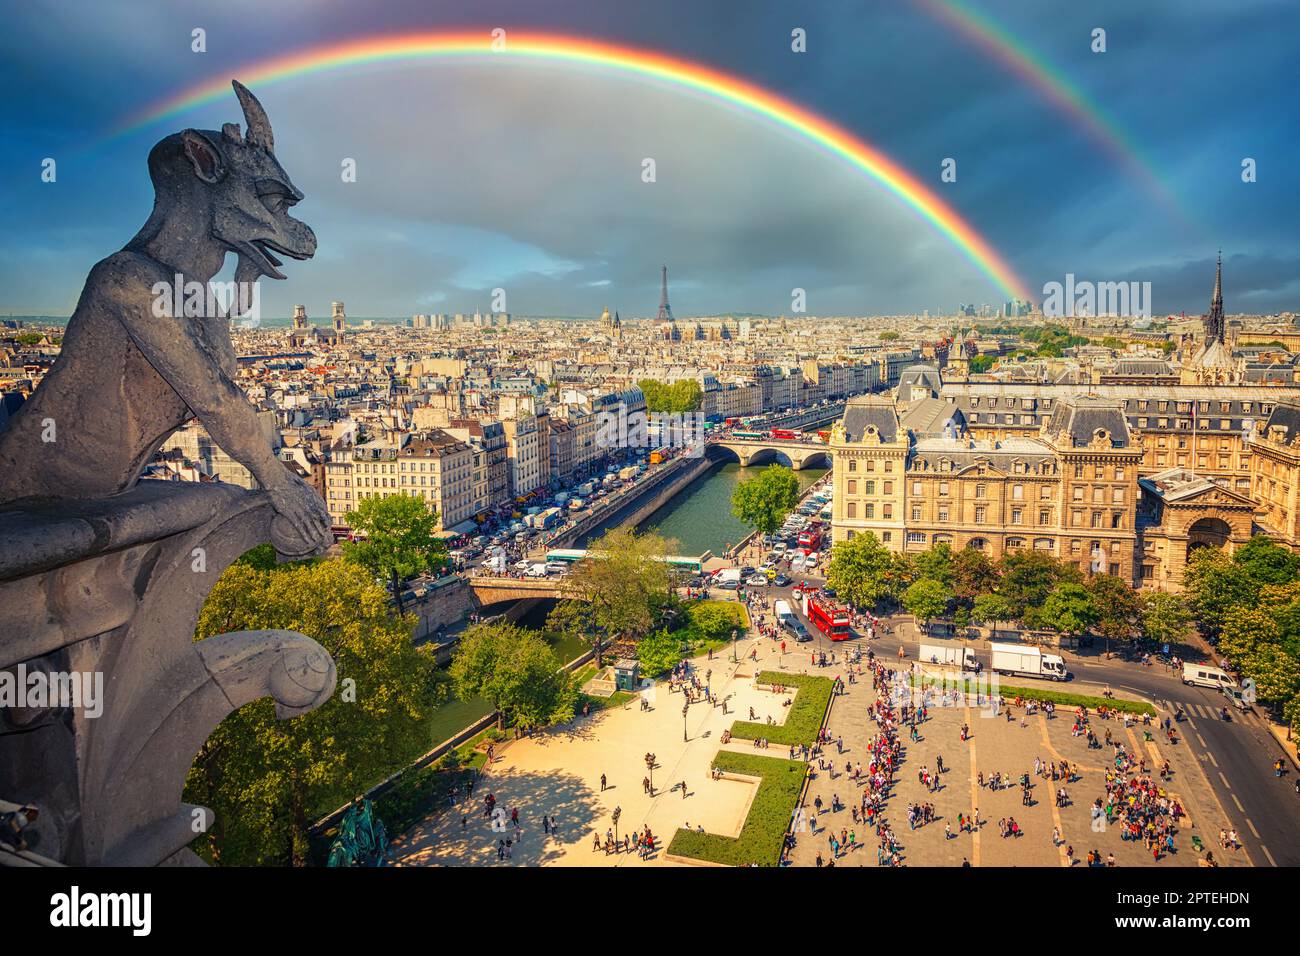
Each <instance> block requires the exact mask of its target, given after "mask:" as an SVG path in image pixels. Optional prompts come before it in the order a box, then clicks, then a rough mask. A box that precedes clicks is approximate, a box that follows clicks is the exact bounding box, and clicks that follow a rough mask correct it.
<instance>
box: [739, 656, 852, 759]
mask: <svg viewBox="0 0 1300 956" xmlns="http://www.w3.org/2000/svg"><path fill="white" fill-rule="evenodd" d="M758 682H759V683H760V684H785V685H787V686H789V687H794V688H796V690H797V693H796V694H795V695H794V703H792V704H791V705H790V712H789V713H788V714H786V715H785V723H784V724H776V725H768V724H761V723H757V722H753V723H751V722H750V721H747V720H738V721H736V722H735V723H734V724H732V725H731V736H733V737H739V738H740V739H742V740H754V739H756V738H758V737H766V738H767V739H768V740H770V741H772V742H773V743H777V744H783V745H785V746H787V747H789V746H792V745H794V746H799V745H803V744H806V745H808V746H809V747H811V746H812V745H813V744H814V743H816V742H817V731H819V730H820V729H821V726H822V720H823V719H824V718H825V717H826V708H827V707H829V706H830V703H831V690H832V689H833V688H834V685H835V682H834V681H833V680H831V679H830V678H829V677H815V676H813V675H812V674H785V673H782V672H781V671H763V672H762V673H761V674H759V675H758Z"/></svg>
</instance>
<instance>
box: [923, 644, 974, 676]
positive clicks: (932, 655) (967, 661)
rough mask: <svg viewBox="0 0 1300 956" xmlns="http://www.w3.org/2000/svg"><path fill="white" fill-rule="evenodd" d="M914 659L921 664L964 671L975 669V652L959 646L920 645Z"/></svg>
mask: <svg viewBox="0 0 1300 956" xmlns="http://www.w3.org/2000/svg"><path fill="white" fill-rule="evenodd" d="M916 659H917V660H919V661H920V662H921V663H922V664H939V665H941V666H943V667H959V668H961V669H962V670H964V671H973V670H974V669H975V652H974V651H973V650H971V649H970V648H969V647H963V646H961V645H959V644H953V645H948V644H922V645H921V648H920V653H919V654H918V655H917V658H916Z"/></svg>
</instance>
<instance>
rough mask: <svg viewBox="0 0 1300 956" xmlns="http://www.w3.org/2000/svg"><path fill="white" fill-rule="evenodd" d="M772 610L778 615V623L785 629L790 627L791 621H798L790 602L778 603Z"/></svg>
mask: <svg viewBox="0 0 1300 956" xmlns="http://www.w3.org/2000/svg"><path fill="white" fill-rule="evenodd" d="M772 610H773V611H774V612H775V614H776V622H777V623H778V624H781V625H783V626H785V627H789V626H790V622H791V621H797V620H798V618H796V617H795V615H794V608H792V607H791V606H790V602H789V601H777V602H776V604H774V605H772Z"/></svg>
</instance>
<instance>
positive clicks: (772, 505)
mask: <svg viewBox="0 0 1300 956" xmlns="http://www.w3.org/2000/svg"><path fill="white" fill-rule="evenodd" d="M798 504H799V479H798V478H796V477H795V474H794V472H793V471H792V470H791V469H789V468H786V467H783V466H782V465H769V466H768V467H766V468H764V469H763V470H762V471H760V472H759V473H758V474H757V475H755V476H754V477H752V478H746V479H745V480H744V481H742V482H740V483H739V484H737V485H736V487H735V489H734V490H733V491H732V492H731V513H732V514H733V515H735V516H736V517H737V518H739V519H740V520H741V521H743V522H745V523H746V524H749V525H753V526H754V527H755V528H756V529H757V530H758V531H759V532H760V533H762V534H774V533H775V532H776V529H777V528H779V527H781V523H782V522H783V521H784V520H785V516H786V515H787V514H789V513H790V511H791V510H792V509H793V508H794V507H795V506H796V505H798Z"/></svg>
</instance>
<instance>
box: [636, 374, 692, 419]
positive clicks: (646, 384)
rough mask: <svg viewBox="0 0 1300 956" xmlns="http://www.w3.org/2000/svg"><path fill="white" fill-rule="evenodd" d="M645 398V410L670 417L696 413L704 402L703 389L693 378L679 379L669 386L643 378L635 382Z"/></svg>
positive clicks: (655, 380)
mask: <svg viewBox="0 0 1300 956" xmlns="http://www.w3.org/2000/svg"><path fill="white" fill-rule="evenodd" d="M637 387H638V388H640V389H641V394H642V395H644V396H645V405H646V410H647V411H649V412H656V413H664V414H670V415H684V414H686V413H688V412H694V411H698V410H699V407H700V405H701V403H702V402H703V401H704V389H703V388H702V387H701V386H700V383H699V382H697V381H696V380H695V379H693V378H681V379H678V380H677V381H675V382H673V383H672V384H671V385H670V384H668V383H666V382H660V381H658V380H657V379H653V378H645V379H642V380H641V381H639V382H637Z"/></svg>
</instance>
